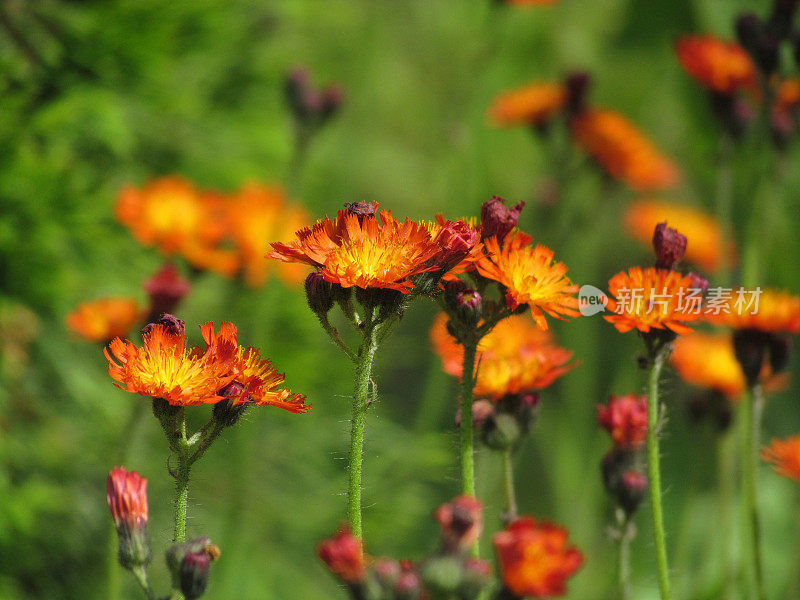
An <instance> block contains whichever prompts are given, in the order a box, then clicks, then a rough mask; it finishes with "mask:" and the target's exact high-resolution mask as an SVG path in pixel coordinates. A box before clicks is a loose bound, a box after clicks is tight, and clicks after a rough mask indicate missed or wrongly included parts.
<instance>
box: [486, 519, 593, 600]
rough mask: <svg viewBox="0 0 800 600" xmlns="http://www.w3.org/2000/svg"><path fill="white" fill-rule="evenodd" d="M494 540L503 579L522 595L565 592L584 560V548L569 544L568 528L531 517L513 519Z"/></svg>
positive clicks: (509, 588) (547, 595) (545, 594)
mask: <svg viewBox="0 0 800 600" xmlns="http://www.w3.org/2000/svg"><path fill="white" fill-rule="evenodd" d="M492 542H493V544H494V549H495V552H496V554H497V560H498V563H499V567H500V571H501V573H502V576H503V583H504V584H505V587H506V588H508V590H510V591H511V592H512V593H513V594H514V595H515V596H519V597H520V598H522V597H531V598H548V597H551V596H561V595H563V594H565V593H566V583H567V580H568V579H569V578H570V577H571V576H572V575H573V574H574V573H575V572H576V571H577V570H578V569H579V568H580V566H581V563H582V562H583V555H582V554H581V552H580V551H579V550H578V549H577V548H576V547H574V546H569V545H568V543H567V531H566V530H565V529H564V528H562V527H559V526H558V525H555V524H552V523H547V522H543V521H540V522H537V521H535V520H534V519H532V518H530V517H522V518H520V519H517V520H516V521H514V522H512V523H511V524H509V525H508V526H507V527H506V528H505V529H504V530H503V531H500V532H498V533H496V534H495V535H494V538H493V540H492Z"/></svg>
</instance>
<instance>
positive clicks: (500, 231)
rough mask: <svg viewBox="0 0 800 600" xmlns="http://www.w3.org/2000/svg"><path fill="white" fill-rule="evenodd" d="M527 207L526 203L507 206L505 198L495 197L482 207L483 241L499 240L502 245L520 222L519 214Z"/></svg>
mask: <svg viewBox="0 0 800 600" xmlns="http://www.w3.org/2000/svg"><path fill="white" fill-rule="evenodd" d="M524 207H525V203H524V202H520V203H519V204H517V205H516V206H511V207H509V206H506V201H505V199H504V198H500V197H499V196H493V197H492V198H491V199H490V200H487V201H486V202H484V203H483V204H482V205H481V239H482V240H487V239H489V238H493V237H494V238H497V240H498V242H499V243H500V245H501V246H502V245H503V240H505V239H506V236H507V235H508V234H509V233H511V232H512V231H513V230H514V228H515V227H516V226H517V223H518V222H519V213H520V212H522V209H523V208H524Z"/></svg>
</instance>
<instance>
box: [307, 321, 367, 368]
mask: <svg viewBox="0 0 800 600" xmlns="http://www.w3.org/2000/svg"><path fill="white" fill-rule="evenodd" d="M317 317H319V322H320V324H321V325H322V328H323V329H324V330H325V332H326V333H327V334H328V337H330V338H331V339H332V340H333V342H334V343H335V344H336V345H337V346H339V349H340V350H341V351H342V352H344V353H345V355H347V358H349V359H350V360H351V361H353V362H356V361H357V360H358V358H357V357H356V353H355V352H353V351H352V350H351V349H350V347H349V346H348V345H347V344H346V343H345V341H344V340H343V339H342V336H341V335H340V334H339V330H338V329H336V327H334V326H333V325H332V324H331V322H330V321H329V320H328V315H322V314H318V315H317Z"/></svg>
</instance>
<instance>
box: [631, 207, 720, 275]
mask: <svg viewBox="0 0 800 600" xmlns="http://www.w3.org/2000/svg"><path fill="white" fill-rule="evenodd" d="M623 220H624V223H625V229H626V231H627V232H628V233H629V234H630V235H631V236H633V237H634V238H635V239H636V240H638V241H639V242H641V243H642V244H644V245H645V246H647V247H651V244H652V240H653V230H654V229H655V227H656V225H657V224H658V223H663V222H664V221H666V222H667V225H668V226H670V227H674V228H675V229H677V230H678V231H680V232H681V233H682V234H683V235H685V236H686V238H687V239H688V240H689V242H688V244H687V245H686V255H685V258H686V259H687V260H689V261H691V262H693V263H695V264H696V265H697V266H699V267H700V268H701V269H704V270H706V271H714V270H716V269H717V268H719V267H720V266H722V265H723V263H724V262H728V263H730V262H732V258H733V254H734V251H733V244H732V242H730V241H728V240H724V239H723V236H722V229H721V228H720V226H719V223H717V221H716V220H715V219H714V218H713V217H711V216H709V215H707V214H705V213H703V212H702V211H699V210H697V209H695V208H692V207H690V206H680V205H677V204H672V203H669V202H660V201H658V200H637V201H636V202H632V203H631V204H630V205H629V206H628V208H627V209H626V210H625V215H624V217H623Z"/></svg>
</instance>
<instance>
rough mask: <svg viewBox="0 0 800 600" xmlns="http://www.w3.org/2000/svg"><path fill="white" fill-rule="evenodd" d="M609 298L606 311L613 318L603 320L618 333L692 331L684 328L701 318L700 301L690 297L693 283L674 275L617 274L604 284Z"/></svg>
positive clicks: (652, 270) (636, 270)
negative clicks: (633, 330) (658, 330)
mask: <svg viewBox="0 0 800 600" xmlns="http://www.w3.org/2000/svg"><path fill="white" fill-rule="evenodd" d="M608 290H609V292H611V295H612V296H614V297H613V298H609V299H608V304H607V308H608V309H609V310H611V311H613V312H614V313H615V314H611V315H606V316H604V317H603V318H604V319H605V320H606V321H608V322H609V323H613V324H614V327H616V328H617V329H618V330H619V331H620V332H621V333H625V332H627V331H630V330H631V329H638V330H639V331H642V332H645V333H646V332H648V331H650V329H665V328H666V329H671V330H672V331H674V332H675V333H679V334H680V333H689V332H690V331H692V330H691V329H690V328H689V327H687V326H686V325H685V323H686V322H689V321H695V320H697V319H698V318H700V317H701V312H700V305H699V303H695V302H694V300H698V301H699V300H702V298H701V297H700V296H698V295H696V294H695V293H694V291H695V290H696V288H695V283H694V279H693V278H692V277H691V276H690V275H682V274H681V273H678V272H677V271H667V270H665V269H656V268H655V267H649V268H647V269H642V268H641V267H632V268H630V269H629V270H628V272H627V273H626V272H625V271H623V272H621V273H617V274H616V275H614V277H612V278H611V279H610V280H609V282H608Z"/></svg>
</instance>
